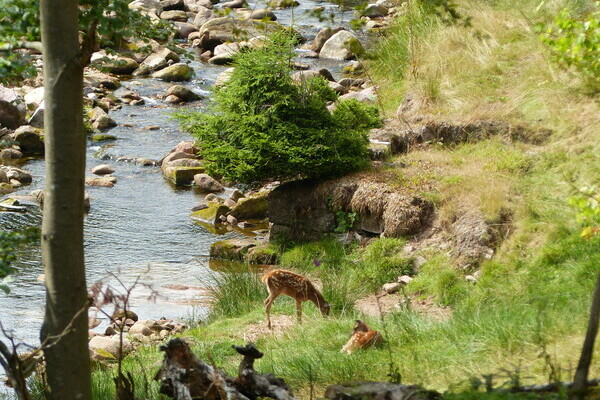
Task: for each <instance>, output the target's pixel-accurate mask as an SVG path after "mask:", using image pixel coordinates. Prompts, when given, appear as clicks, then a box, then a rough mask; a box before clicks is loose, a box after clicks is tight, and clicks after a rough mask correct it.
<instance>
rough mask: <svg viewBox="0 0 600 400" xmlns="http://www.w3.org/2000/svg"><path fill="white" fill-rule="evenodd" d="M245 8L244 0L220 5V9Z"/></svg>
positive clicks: (234, 0)
mask: <svg viewBox="0 0 600 400" xmlns="http://www.w3.org/2000/svg"><path fill="white" fill-rule="evenodd" d="M246 6H247V3H246V1H245V0H231V1H226V2H225V3H222V4H221V8H242V7H246Z"/></svg>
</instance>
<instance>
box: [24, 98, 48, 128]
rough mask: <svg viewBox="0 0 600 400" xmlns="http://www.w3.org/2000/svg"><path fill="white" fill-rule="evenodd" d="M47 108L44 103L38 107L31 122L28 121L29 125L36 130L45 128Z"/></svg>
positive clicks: (30, 119)
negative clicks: (45, 111) (45, 110)
mask: <svg viewBox="0 0 600 400" xmlns="http://www.w3.org/2000/svg"><path fill="white" fill-rule="evenodd" d="M45 108H46V106H45V102H44V101H42V102H41V104H40V105H39V106H38V108H36V109H35V111H34V112H33V114H32V115H31V118H29V121H27V123H28V124H29V125H31V126H34V127H36V128H43V127H44V109H45Z"/></svg>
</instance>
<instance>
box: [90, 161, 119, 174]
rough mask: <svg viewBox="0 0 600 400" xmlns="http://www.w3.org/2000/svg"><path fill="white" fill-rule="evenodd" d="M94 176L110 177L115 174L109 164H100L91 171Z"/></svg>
mask: <svg viewBox="0 0 600 400" xmlns="http://www.w3.org/2000/svg"><path fill="white" fill-rule="evenodd" d="M90 171H91V172H92V174H94V175H110V174H112V173H113V172H115V170H114V168H113V167H111V166H110V165H108V164H100V165H96V166H95V167H93V168H92V169H91V170H90Z"/></svg>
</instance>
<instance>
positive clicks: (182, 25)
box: [175, 22, 198, 39]
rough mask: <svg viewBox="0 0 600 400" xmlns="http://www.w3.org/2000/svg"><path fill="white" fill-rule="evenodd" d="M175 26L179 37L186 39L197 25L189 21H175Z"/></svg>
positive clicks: (195, 30) (196, 28)
mask: <svg viewBox="0 0 600 400" xmlns="http://www.w3.org/2000/svg"><path fill="white" fill-rule="evenodd" d="M175 28H177V33H178V35H179V37H180V38H181V39H187V38H188V37H189V36H190V34H191V33H192V32H197V31H198V27H197V26H196V25H194V24H191V23H189V22H175Z"/></svg>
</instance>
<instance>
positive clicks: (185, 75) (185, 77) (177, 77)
mask: <svg viewBox="0 0 600 400" xmlns="http://www.w3.org/2000/svg"><path fill="white" fill-rule="evenodd" d="M193 76H194V70H193V69H192V67H190V66H189V65H187V64H184V63H177V64H173V65H171V66H169V67H166V68H163V69H161V70H160V71H157V72H155V73H154V74H152V77H153V78H158V79H162V80H163V81H168V82H179V81H189V80H190V79H192V77H193Z"/></svg>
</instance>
